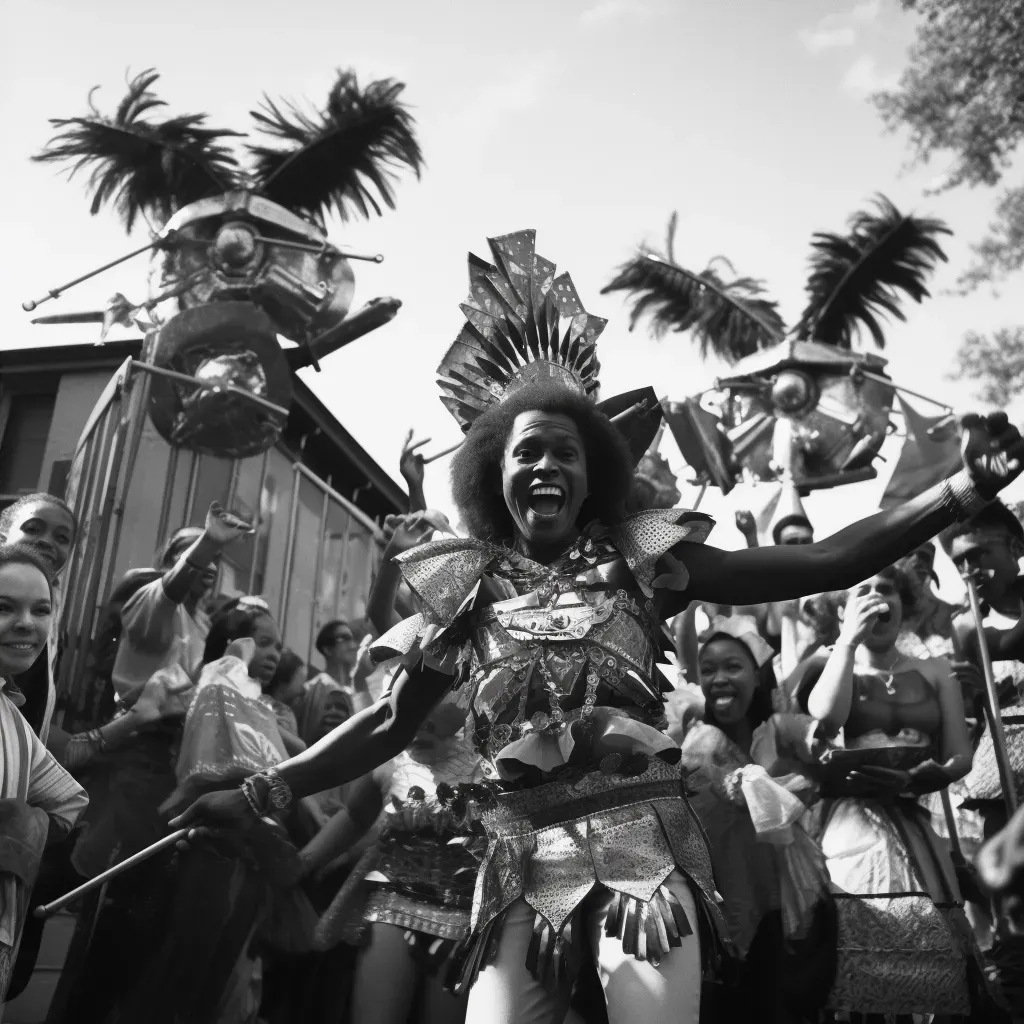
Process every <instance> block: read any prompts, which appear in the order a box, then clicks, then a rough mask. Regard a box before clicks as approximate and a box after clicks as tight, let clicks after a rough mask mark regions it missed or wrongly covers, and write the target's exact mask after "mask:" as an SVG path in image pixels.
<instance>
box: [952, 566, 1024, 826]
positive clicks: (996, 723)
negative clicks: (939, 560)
mask: <svg viewBox="0 0 1024 1024" xmlns="http://www.w3.org/2000/svg"><path fill="white" fill-rule="evenodd" d="M964 583H965V584H966V585H967V597H968V599H969V601H970V603H971V614H972V615H973V616H974V626H975V629H976V630H977V634H978V653H979V655H980V656H981V668H982V671H983V672H984V673H985V690H986V693H987V696H988V702H987V706H986V710H987V711H988V727H989V729H990V730H991V731H992V748H993V750H994V752H995V755H996V765H997V766H998V768H999V781H1000V783H1001V785H1002V787H1003V800H1004V801H1005V802H1006V810H1007V815H1008V816H1009V817H1012V816H1013V812H1014V811H1016V810H1017V788H1016V786H1015V785H1014V782H1013V772H1012V770H1011V769H1010V758H1009V756H1008V755H1007V753H1006V735H1005V733H1004V732H1003V720H1002V718H1001V717H1000V714H999V692H998V690H997V689H996V676H995V672H994V671H993V669H992V654H991V652H990V651H989V649H988V641H987V640H986V639H985V627H984V625H983V623H982V618H981V601H980V600H979V599H978V590H977V588H976V587H975V585H974V580H973V579H971V577H970V575H969V574H967V573H965V574H964Z"/></svg>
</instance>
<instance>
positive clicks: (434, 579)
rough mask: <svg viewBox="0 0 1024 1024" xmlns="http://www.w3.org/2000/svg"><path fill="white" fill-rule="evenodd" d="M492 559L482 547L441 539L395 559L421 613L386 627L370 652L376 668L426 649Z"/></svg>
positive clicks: (468, 540)
mask: <svg viewBox="0 0 1024 1024" xmlns="http://www.w3.org/2000/svg"><path fill="white" fill-rule="evenodd" d="M498 554H499V552H498V550H497V549H496V548H494V547H492V546H491V545H490V544H485V543H484V542H483V541H479V540H473V539H472V538H462V537H445V538H444V539H442V540H438V541H433V542H432V543H429V544H421V545H420V546H419V547H416V548H413V549H412V550H410V551H405V552H403V553H402V554H401V555H398V556H397V557H396V558H395V562H396V563H397V564H398V567H399V569H400V570H401V573H402V578H403V579H404V580H405V582H406V583H407V584H408V585H409V587H410V588H411V589H412V591H413V593H415V595H416V596H417V598H419V601H420V605H421V607H422V611H421V612H419V613H418V614H416V615H412V616H410V617H409V618H407V619H403V620H402V621H401V622H399V623H398V624H397V625H396V626H392V628H391V629H389V630H388V631H387V632H386V633H385V634H384V635H383V636H382V637H380V638H379V639H378V640H377V641H376V643H374V644H373V646H372V647H371V648H370V652H371V657H372V658H373V659H374V660H375V661H377V662H380V661H385V660H387V659H389V658H395V657H404V656H405V655H407V654H409V653H410V652H411V651H413V650H414V649H415V648H416V647H417V646H419V647H421V648H426V647H427V646H428V644H430V643H431V642H432V641H433V640H434V639H435V638H436V637H438V634H439V633H440V632H441V631H443V630H445V629H446V628H447V627H448V626H450V625H451V624H452V622H453V621H454V620H455V619H456V617H457V616H458V614H459V612H460V611H462V610H463V609H464V608H465V607H466V605H467V604H468V603H469V601H470V600H471V599H472V597H473V595H474V593H475V592H476V588H477V586H478V585H479V583H480V580H481V578H482V577H483V575H484V572H485V571H486V570H487V568H488V566H489V565H490V564H491V563H492V562H493V561H494V560H495V558H496V557H497V556H498Z"/></svg>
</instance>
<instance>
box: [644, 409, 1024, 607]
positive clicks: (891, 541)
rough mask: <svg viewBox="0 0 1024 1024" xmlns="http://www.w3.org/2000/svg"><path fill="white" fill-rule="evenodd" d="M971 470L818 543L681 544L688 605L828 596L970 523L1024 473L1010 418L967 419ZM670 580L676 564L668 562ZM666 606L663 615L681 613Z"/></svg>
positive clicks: (1021, 447) (1023, 451)
mask: <svg viewBox="0 0 1024 1024" xmlns="http://www.w3.org/2000/svg"><path fill="white" fill-rule="evenodd" d="M963 430H964V435H963V458H964V464H965V466H966V467H967V468H966V469H964V470H962V471H961V472H960V473H957V474H956V476H953V477H951V478H950V479H948V480H944V481H943V482H942V483H941V484H938V485H936V486H935V487H932V488H929V489H928V490H927V491H925V492H924V493H923V494H921V495H919V496H918V497H916V498H914V499H912V500H911V501H908V502H906V504H904V505H901V506H899V507H898V508H894V509H889V510H888V511H886V512H879V513H877V514H876V515H873V516H870V517H869V518H867V519H862V520H861V521H860V522H859V523H854V524H853V525H852V526H849V527H847V528H846V529H845V530H840V531H839V533H836V534H833V536H831V537H829V538H828V539H827V540H823V541H819V542H818V543H817V544H806V545H802V546H801V545H798V546H795V547H793V546H789V547H786V546H783V547H770V548H750V549H748V550H746V551H721V550H719V549H717V548H713V547H709V546H706V545H703V546H702V545H696V544H687V543H685V542H683V543H682V544H679V545H677V547H676V549H675V551H674V552H673V554H674V555H675V557H676V558H679V559H681V560H682V562H683V564H684V565H685V567H686V570H687V572H688V573H689V584H688V586H687V589H686V590H685V591H684V592H683V594H682V595H681V596H682V598H683V599H684V601H692V600H700V601H714V602H717V603H719V604H766V603H767V602H769V601H785V600H788V599H790V598H794V597H802V596H804V595H806V594H820V593H822V592H823V591H826V590H845V589H846V588H848V587H851V586H853V585H854V584H856V583H859V582H860V581H861V580H864V579H867V578H868V577H869V576H872V575H873V574H874V573H876V572H878V571H879V570H880V569H884V568H885V567H886V566H887V565H891V564H892V563H893V562H895V561H896V560H897V559H898V558H900V557H902V556H903V555H905V554H907V553H908V552H910V551H913V550H914V548H916V547H918V546H919V545H921V544H923V543H924V542H925V541H927V540H930V539H931V538H932V537H934V536H935V535H936V534H938V533H940V532H941V531H942V530H943V529H945V527H947V526H950V525H952V523H954V522H956V521H957V520H962V519H966V518H968V517H970V516H971V515H973V514H974V513H975V512H977V511H978V510H979V509H981V508H983V507H984V505H985V503H986V502H987V501H991V500H992V499H993V498H994V497H995V496H996V494H998V493H999V491H1000V490H1002V488H1003V487H1005V486H1006V485H1007V484H1008V483H1009V482H1010V481H1011V480H1014V479H1015V478H1016V477H1017V476H1019V475H1020V472H1021V459H1022V457H1024V442H1022V440H1021V436H1020V433H1019V432H1018V430H1017V428H1016V427H1011V426H1010V425H1009V423H1008V421H1007V419H1006V415H1005V414H1004V413H993V414H992V415H991V416H988V417H985V418H981V417H978V416H966V417H964V420H963ZM666 568H667V571H668V572H669V574H670V575H671V572H672V564H671V562H669V561H667V560H666ZM671 604H672V602H671V601H666V602H665V604H664V605H663V608H664V612H663V614H665V616H666V617H667V616H668V615H672V614H674V613H675V611H677V610H678V609H677V608H673V607H671Z"/></svg>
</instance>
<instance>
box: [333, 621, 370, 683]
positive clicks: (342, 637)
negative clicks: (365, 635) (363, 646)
mask: <svg viewBox="0 0 1024 1024" xmlns="http://www.w3.org/2000/svg"><path fill="white" fill-rule="evenodd" d="M361 639H362V638H361V637H357V636H356V635H355V631H354V630H353V629H352V627H351V626H349V625H348V624H347V623H341V624H339V625H337V626H335V628H334V634H333V635H332V636H331V642H330V644H329V645H328V646H327V649H326V654H327V657H328V658H329V659H330V660H331V661H335V662H339V663H340V664H342V665H343V666H344V667H345V668H346V669H347V670H348V671H349V672H351V671H352V670H353V669H354V668H355V665H356V654H357V653H358V652H359V642H360V640H361Z"/></svg>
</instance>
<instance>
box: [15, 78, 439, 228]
mask: <svg viewBox="0 0 1024 1024" xmlns="http://www.w3.org/2000/svg"><path fill="white" fill-rule="evenodd" d="M158 78H159V75H158V74H157V73H156V72H155V71H152V70H149V71H144V72H142V73H141V74H139V75H137V76H135V78H133V79H131V81H130V82H129V83H128V95H127V96H126V97H125V98H124V100H123V101H122V102H121V104H120V106H119V107H118V108H117V111H116V112H115V113H114V115H113V116H112V117H107V116H104V115H103V114H101V113H100V112H99V111H98V110H97V109H96V108H95V106H93V104H92V93H90V99H89V106H90V112H89V114H88V116H86V117H72V118H60V119H54V120H51V122H50V123H51V124H52V125H53V126H54V128H55V129H57V131H56V133H55V134H54V136H53V138H52V139H51V140H50V142H49V143H48V144H47V145H46V147H45V148H44V149H43V151H42V152H41V153H39V154H37V155H36V156H35V157H34V158H33V159H35V160H37V161H40V162H43V163H60V164H66V165H69V171H70V175H72V176H73V175H74V174H76V173H77V172H78V171H81V170H83V169H86V168H89V169H90V177H89V181H88V191H89V192H90V194H91V197H92V213H94V214H95V213H97V212H98V211H99V210H100V209H101V208H102V207H103V206H105V205H107V204H108V203H109V204H112V205H113V206H114V208H115V210H116V211H117V213H118V214H119V215H120V217H121V219H122V221H123V223H124V226H125V228H126V230H128V231H129V232H130V231H131V230H132V228H133V227H134V225H135V223H136V221H137V219H138V217H139V216H140V214H141V215H143V216H144V217H146V218H147V219H149V220H150V221H151V223H152V224H153V226H162V225H163V224H164V223H166V222H167V220H169V219H170V217H171V216H172V215H173V214H174V213H175V212H176V211H177V210H179V209H181V208H182V207H183V206H187V205H188V204H189V203H194V202H196V201H197V200H199V199H204V198H206V197H207V196H213V195H219V194H221V193H223V192H227V191H230V190H233V189H239V188H247V189H249V190H251V191H253V192H255V193H257V194H259V195H262V196H264V197H266V198H267V199H270V200H271V201H273V202H276V203H278V204H280V205H281V206H284V207H285V208H287V209H289V210H291V211H292V212H294V213H296V214H298V215H299V216H303V217H306V218H307V219H309V220H311V221H313V222H314V223H316V224H317V225H318V226H320V227H323V226H324V220H325V218H326V216H327V215H328V214H329V213H330V212H332V211H334V212H336V213H338V214H339V215H340V216H342V217H345V216H348V215H349V214H350V213H351V212H352V211H353V210H354V211H357V212H358V213H360V214H362V215H363V216H364V217H368V216H369V215H370V213H371V211H372V212H374V213H378V214H379V213H380V212H381V206H382V204H383V205H386V206H389V207H394V205H395V194H394V180H395V172H396V170H398V169H400V168H401V167H406V168H409V169H411V170H413V171H414V172H415V173H416V175H417V177H418V176H419V174H420V171H421V169H422V166H423V156H422V154H421V152H420V147H419V143H418V142H417V140H416V135H415V132H414V126H415V122H414V121H413V118H412V115H411V114H410V113H409V111H408V110H407V109H406V107H405V106H404V105H403V104H402V103H401V102H400V100H399V97H400V95H401V93H402V91H403V90H404V88H405V86H404V85H403V84H402V83H400V82H395V81H393V80H391V79H385V80H382V81H377V82H371V83H370V84H369V85H367V86H366V88H365V89H360V87H359V84H358V82H357V81H356V76H355V75H354V74H353V73H352V72H351V71H342V72H339V73H338V78H337V81H336V82H335V84H334V87H333V88H332V90H331V93H330V96H329V97H328V101H327V104H326V106H325V107H324V109H323V110H318V111H313V112H312V113H307V112H304V111H302V110H300V109H299V108H298V107H297V106H296V105H294V104H282V105H278V104H275V103H273V102H272V101H271V100H269V99H267V100H265V103H264V108H263V110H262V111H253V113H252V116H253V118H254V119H255V121H256V128H257V130H258V131H261V132H263V133H264V134H266V135H268V136H269V137H270V139H272V140H273V141H272V143H270V144H267V145H256V144H251V145H249V147H248V149H249V151H250V154H251V166H249V167H244V166H241V165H240V164H239V161H238V159H237V158H236V156H235V155H234V154H233V153H232V152H231V150H229V149H228V148H227V147H226V146H224V145H223V144H222V140H223V139H226V138H230V137H243V136H242V133H240V132H233V131H226V130H222V129H214V128H208V127H206V115H205V114H186V115H183V116H181V117H171V118H167V117H165V118H162V119H161V118H159V117H156V116H154V114H155V112H156V111H157V110H159V109H160V108H162V107H164V106H166V104H165V103H164V102H163V101H162V100H160V99H158V98H157V97H156V95H155V94H154V93H153V91H152V87H153V85H154V83H155V82H156V81H157V79H158ZM93 91H95V90H93Z"/></svg>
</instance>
